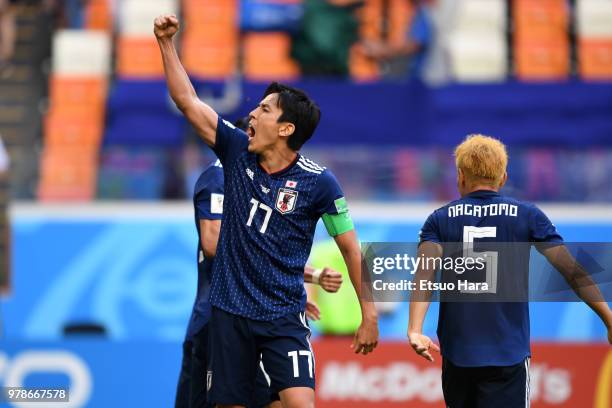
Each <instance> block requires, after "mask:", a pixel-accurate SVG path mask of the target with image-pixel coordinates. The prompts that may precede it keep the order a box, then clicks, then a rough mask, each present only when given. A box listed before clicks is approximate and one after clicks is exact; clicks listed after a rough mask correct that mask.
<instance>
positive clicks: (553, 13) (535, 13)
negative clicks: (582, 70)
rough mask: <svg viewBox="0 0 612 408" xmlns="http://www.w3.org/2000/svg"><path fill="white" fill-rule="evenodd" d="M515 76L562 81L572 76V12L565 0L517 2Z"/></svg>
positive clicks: (515, 11)
mask: <svg viewBox="0 0 612 408" xmlns="http://www.w3.org/2000/svg"><path fill="white" fill-rule="evenodd" d="M513 5H514V8H513V16H514V44H513V47H514V64H515V73H516V76H517V77H518V78H519V79H522V80H559V79H565V78H567V77H568V76H569V73H570V44H569V34H568V21H569V15H568V14H569V10H568V6H567V3H566V2H565V1H564V0H544V1H537V2H536V1H530V0H517V1H515V2H514V3H513Z"/></svg>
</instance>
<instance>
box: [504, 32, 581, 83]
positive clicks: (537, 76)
mask: <svg viewBox="0 0 612 408" xmlns="http://www.w3.org/2000/svg"><path fill="white" fill-rule="evenodd" d="M514 59H515V72H516V75H517V77H518V78H519V79H524V80H560V79H565V78H567V77H568V76H569V71H570V60H569V44H568V41H567V40H565V41H554V42H535V41H532V42H525V43H517V44H515V48H514Z"/></svg>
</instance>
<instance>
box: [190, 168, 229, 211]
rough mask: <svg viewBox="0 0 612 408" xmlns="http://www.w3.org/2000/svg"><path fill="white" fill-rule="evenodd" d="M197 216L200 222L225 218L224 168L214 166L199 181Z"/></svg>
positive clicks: (196, 201)
mask: <svg viewBox="0 0 612 408" xmlns="http://www.w3.org/2000/svg"><path fill="white" fill-rule="evenodd" d="M195 207H196V209H195V210H196V214H197V217H198V219H200V220H220V219H222V218H223V168H222V167H220V166H212V167H210V168H209V169H208V170H206V171H205V172H204V173H203V174H202V176H200V179H199V180H198V191H197V192H196V197H195Z"/></svg>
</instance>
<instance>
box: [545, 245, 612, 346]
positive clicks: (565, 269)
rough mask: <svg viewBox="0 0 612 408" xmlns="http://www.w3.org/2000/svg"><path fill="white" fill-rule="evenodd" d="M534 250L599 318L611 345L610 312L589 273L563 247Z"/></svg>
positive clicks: (611, 318)
mask: <svg viewBox="0 0 612 408" xmlns="http://www.w3.org/2000/svg"><path fill="white" fill-rule="evenodd" d="M536 248H537V249H538V251H540V252H541V253H542V255H544V256H545V257H546V259H547V260H548V262H550V263H551V265H552V266H554V267H555V269H557V271H559V273H561V275H563V278H564V279H565V281H566V282H567V283H568V285H570V286H571V288H572V290H573V291H574V293H576V295H577V296H578V297H579V298H580V299H581V300H582V301H583V302H584V303H586V304H587V305H588V306H589V307H590V308H591V309H592V310H593V311H594V312H595V313H596V314H597V316H599V318H600V319H601V321H602V322H603V323H604V324H605V326H606V328H607V330H608V342H609V343H610V344H612V311H611V310H610V307H609V306H608V303H607V302H606V300H605V299H604V297H603V295H602V294H601V291H600V290H599V287H598V286H597V284H596V283H595V282H594V281H593V279H591V276H590V275H589V273H588V272H587V271H586V270H585V269H584V268H583V267H582V265H580V264H579V263H578V262H576V259H574V257H573V256H572V254H571V253H570V252H569V251H568V249H567V247H566V246H565V245H556V246H553V247H550V246H548V245H547V246H542V245H536Z"/></svg>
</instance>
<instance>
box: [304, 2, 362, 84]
mask: <svg viewBox="0 0 612 408" xmlns="http://www.w3.org/2000/svg"><path fill="white" fill-rule="evenodd" d="M362 4H363V0H305V2H304V19H303V26H302V31H301V33H300V34H299V35H298V36H297V38H296V39H295V41H294V43H293V57H294V58H295V59H297V60H298V61H299V63H300V65H301V68H302V73H303V74H305V75H339V76H346V75H348V60H349V49H350V47H351V45H353V43H355V41H357V27H358V23H357V20H356V18H355V16H354V9H355V8H356V7H358V6H360V5H362Z"/></svg>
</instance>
